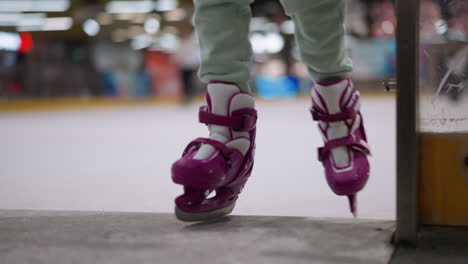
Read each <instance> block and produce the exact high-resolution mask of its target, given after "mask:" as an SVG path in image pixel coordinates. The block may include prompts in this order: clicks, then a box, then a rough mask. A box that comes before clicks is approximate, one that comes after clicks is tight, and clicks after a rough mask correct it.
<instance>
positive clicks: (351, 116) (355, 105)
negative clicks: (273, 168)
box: [311, 79, 370, 215]
mask: <svg viewBox="0 0 468 264" xmlns="http://www.w3.org/2000/svg"><path fill="white" fill-rule="evenodd" d="M359 109H360V97H359V92H358V91H356V90H355V89H354V88H353V83H352V81H351V80H350V79H342V80H340V81H337V82H335V83H329V84H323V83H320V82H319V83H317V85H316V86H315V87H314V88H313V89H312V108H311V113H312V117H313V119H314V120H315V121H319V123H318V127H319V130H320V132H321V134H322V137H323V140H324V142H325V145H324V146H323V147H321V148H319V149H318V157H319V160H320V161H321V162H322V164H323V166H324V168H325V175H326V179H327V182H328V185H329V186H330V187H331V189H332V190H333V192H334V193H335V194H337V195H346V196H348V199H349V203H350V210H351V212H352V213H353V214H354V215H356V212H357V211H356V194H357V192H359V191H360V190H361V189H362V188H364V186H365V184H366V182H367V179H368V178H369V162H368V160H367V156H368V155H370V150H369V146H368V144H367V137H366V132H365V130H364V124H363V119H362V115H361V112H360V110H359Z"/></svg>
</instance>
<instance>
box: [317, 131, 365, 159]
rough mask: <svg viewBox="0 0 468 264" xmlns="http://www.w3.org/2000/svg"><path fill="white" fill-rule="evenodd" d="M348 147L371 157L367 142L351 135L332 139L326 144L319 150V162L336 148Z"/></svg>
mask: <svg viewBox="0 0 468 264" xmlns="http://www.w3.org/2000/svg"><path fill="white" fill-rule="evenodd" d="M343 146H348V147H352V148H354V149H357V150H360V151H362V152H364V153H365V154H367V155H370V150H369V147H368V145H367V142H366V141H364V140H363V139H361V138H359V137H356V136H352V135H349V136H347V137H342V138H337V139H332V140H330V141H328V142H327V143H325V146H323V147H321V148H319V149H318V157H319V160H320V161H322V160H323V158H324V157H325V155H326V154H328V153H329V152H330V151H331V150H332V149H334V148H336V147H343Z"/></svg>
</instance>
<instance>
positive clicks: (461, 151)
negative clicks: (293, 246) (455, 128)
mask: <svg viewBox="0 0 468 264" xmlns="http://www.w3.org/2000/svg"><path fill="white" fill-rule="evenodd" d="M420 151H421V152H420V164H419V166H420V167H419V168H420V175H419V216H420V223H421V224H429V225H451V226H468V164H466V163H467V162H468V160H466V159H468V133H444V134H439V133H422V134H421V137H420Z"/></svg>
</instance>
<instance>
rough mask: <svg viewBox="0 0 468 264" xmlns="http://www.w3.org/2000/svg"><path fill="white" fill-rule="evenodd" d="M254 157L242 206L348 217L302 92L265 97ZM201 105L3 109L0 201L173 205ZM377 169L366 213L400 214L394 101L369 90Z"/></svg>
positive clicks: (25, 205) (97, 206)
mask: <svg viewBox="0 0 468 264" xmlns="http://www.w3.org/2000/svg"><path fill="white" fill-rule="evenodd" d="M257 106H258V111H259V115H260V120H259V122H258V140H257V151H256V164H255V168H254V172H253V175H252V177H251V180H250V181H249V182H248V184H247V186H246V189H245V190H244V192H243V193H242V195H241V197H240V199H239V201H238V205H237V207H236V209H235V211H234V213H235V214H240V215H287V216H314V217H345V218H350V217H352V215H351V214H350V213H349V210H348V203H347V200H346V199H345V198H344V197H338V196H335V195H334V194H333V193H332V192H331V190H330V189H329V188H328V186H327V185H326V182H325V179H324V176H323V169H322V167H321V164H320V163H319V162H318V161H317V159H316V158H317V154H316V148H317V147H319V146H321V144H322V142H321V138H320V136H319V133H318V131H317V129H316V127H315V124H313V123H312V121H311V118H310V116H309V114H308V111H307V109H308V107H309V102H308V101H306V100H296V101H281V102H259V103H258V104H257ZM197 109H198V106H197V105H193V106H190V107H180V106H176V105H155V106H148V105H146V106H133V107H120V108H107V109H102V108H101V109H88V110H68V111H47V112H44V111H42V112H34V113H33V112H29V113H24V112H23V113H2V114H0V208H3V209H48V210H93V211H143V212H172V211H173V206H174V204H173V199H174V198H175V197H176V196H177V195H179V194H181V193H182V187H180V186H177V185H175V184H173V183H172V181H171V178H170V166H171V163H172V162H173V161H174V160H176V159H177V158H178V157H179V156H180V154H181V152H182V150H183V148H184V147H185V145H186V144H187V143H188V142H189V141H190V140H191V139H194V138H195V137H199V136H206V135H207V132H206V127H204V126H203V125H200V124H198V123H197ZM363 114H364V116H365V122H366V125H367V130H368V136H369V142H370V144H371V147H372V151H373V157H372V158H371V166H372V171H371V178H370V181H369V183H368V184H367V186H366V188H365V189H364V190H363V191H362V192H361V193H360V195H359V196H358V209H359V217H360V218H368V219H394V218H395V103H394V100H393V99H392V98H381V97H379V98H377V97H364V103H363Z"/></svg>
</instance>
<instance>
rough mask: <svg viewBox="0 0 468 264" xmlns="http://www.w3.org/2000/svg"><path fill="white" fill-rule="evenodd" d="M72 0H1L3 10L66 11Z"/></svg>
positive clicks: (1, 9) (0, 7) (0, 4)
mask: <svg viewBox="0 0 468 264" xmlns="http://www.w3.org/2000/svg"><path fill="white" fill-rule="evenodd" d="M69 8H70V0H1V1H0V11H1V12H64V11H67V10H68V9H69Z"/></svg>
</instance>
